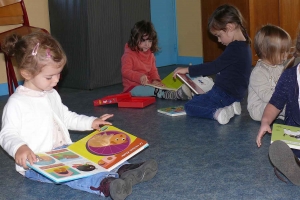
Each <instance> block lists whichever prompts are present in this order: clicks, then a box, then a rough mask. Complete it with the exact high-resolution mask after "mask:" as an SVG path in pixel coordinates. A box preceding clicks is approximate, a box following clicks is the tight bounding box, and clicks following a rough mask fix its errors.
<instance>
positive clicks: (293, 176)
mask: <svg viewBox="0 0 300 200" xmlns="http://www.w3.org/2000/svg"><path fill="white" fill-rule="evenodd" d="M293 56H294V57H293V59H291V60H290V62H289V64H288V67H287V68H286V69H285V70H284V71H283V73H282V74H281V76H280V78H279V80H278V83H277V85H276V87H275V91H274V93H273V95H272V97H271V99H270V101H269V103H268V104H267V106H266V108H265V110H264V113H263V116H262V119H261V125H260V128H259V131H258V134H257V137H256V144H257V146H258V147H260V146H261V145H262V143H261V140H262V137H263V135H264V134H265V133H266V132H269V133H271V132H272V130H271V124H272V123H273V121H274V120H275V119H276V117H277V116H278V114H279V113H280V112H281V111H282V110H283V108H284V106H286V110H285V119H284V124H285V125H289V126H297V127H300V111H299V85H300V64H297V65H296V66H294V67H291V66H292V63H293V61H294V60H295V58H296V57H299V56H300V32H299V33H298V37H297V41H296V48H295V52H294V53H293ZM269 157H270V160H271V162H272V164H273V165H274V167H275V168H276V169H278V170H279V171H280V172H282V173H283V174H284V175H285V176H286V177H287V178H288V179H289V180H290V181H291V182H292V183H293V184H295V185H300V165H299V160H298V159H299V158H300V150H296V149H290V148H289V146H288V145H287V144H286V143H285V142H283V141H275V142H273V143H272V144H271V146H270V148H269ZM275 171H276V170H275Z"/></svg>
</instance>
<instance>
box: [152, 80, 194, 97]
mask: <svg viewBox="0 0 300 200" xmlns="http://www.w3.org/2000/svg"><path fill="white" fill-rule="evenodd" d="M156 96H157V95H156ZM163 98H164V99H173V100H188V99H191V98H192V92H191V90H190V89H189V88H188V86H186V85H185V84H183V85H182V86H181V87H180V88H179V89H178V90H176V91H174V90H164V95H163Z"/></svg>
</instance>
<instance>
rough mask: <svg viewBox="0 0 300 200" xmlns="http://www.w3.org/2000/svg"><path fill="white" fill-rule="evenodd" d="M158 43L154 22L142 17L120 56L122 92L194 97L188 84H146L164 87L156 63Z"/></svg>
mask: <svg viewBox="0 0 300 200" xmlns="http://www.w3.org/2000/svg"><path fill="white" fill-rule="evenodd" d="M157 43H158V39H157V34H156V31H155V29H154V26H153V24H152V23H151V22H147V21H145V20H142V21H139V22H137V23H135V25H134V26H133V28H132V29H131V33H130V37H129V40H128V42H127V44H125V50H124V54H123V56H122V59H121V61H122V81H123V87H124V89H123V91H124V92H129V91H130V93H131V95H132V96H156V97H158V98H163V99H174V100H177V99H181V100H187V99H188V98H191V91H190V89H189V88H188V87H187V86H186V85H183V86H182V87H180V88H179V89H178V90H177V91H169V90H163V89H157V88H155V87H152V86H149V85H146V84H153V85H157V86H160V87H162V86H164V84H163V83H162V82H161V79H160V76H159V74H158V71H157V68H156V64H155V57H154V53H155V52H157V51H158V46H157Z"/></svg>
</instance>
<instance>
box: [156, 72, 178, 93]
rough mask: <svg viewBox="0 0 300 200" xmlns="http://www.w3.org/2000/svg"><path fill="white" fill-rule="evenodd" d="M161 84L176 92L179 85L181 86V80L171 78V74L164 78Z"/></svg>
mask: <svg viewBox="0 0 300 200" xmlns="http://www.w3.org/2000/svg"><path fill="white" fill-rule="evenodd" d="M161 82H162V83H163V84H164V85H165V86H166V87H167V88H173V89H175V90H178V89H179V88H180V87H181V85H182V84H183V82H182V80H180V79H179V78H177V77H176V78H174V77H173V72H171V73H170V74H169V75H168V76H166V77H165V78H164V79H163V80H161Z"/></svg>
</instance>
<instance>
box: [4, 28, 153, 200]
mask: <svg viewBox="0 0 300 200" xmlns="http://www.w3.org/2000/svg"><path fill="white" fill-rule="evenodd" d="M2 44H3V46H2V49H3V51H4V52H6V53H7V54H8V55H10V56H15V58H16V62H17V64H18V68H19V70H20V73H21V75H22V77H23V78H24V85H21V86H19V87H18V88H16V91H15V93H14V94H13V95H11V96H10V98H9V99H8V102H7V104H6V105H5V107H4V110H3V116H2V129H1V132H0V145H1V146H2V148H3V149H4V150H5V151H6V152H7V153H8V154H9V155H10V156H12V157H13V158H14V159H15V162H16V170H17V171H18V172H19V173H20V174H22V175H23V176H25V177H27V178H29V179H32V180H36V181H40V182H47V183H51V181H50V180H49V179H47V178H46V177H44V176H42V175H40V174H38V173H37V172H35V171H33V170H30V169H28V167H27V165H26V161H28V162H29V163H30V164H32V163H34V162H37V158H36V155H35V153H37V152H45V151H51V150H52V149H57V148H61V147H62V146H66V145H69V144H71V143H72V141H71V138H70V134H69V131H68V129H72V130H79V131H85V130H93V129H99V126H100V125H105V124H108V125H110V124H111V123H109V122H107V121H106V120H107V119H109V118H111V117H112V116H113V115H112V114H104V115H102V116H101V117H99V118H97V117H88V116H85V115H79V114H77V113H75V112H71V111H69V110H68V108H67V107H66V106H65V105H64V104H63V103H62V101H61V98H60V96H59V94H58V93H57V91H56V90H55V89H53V87H55V86H56V85H57V83H58V81H59V78H60V73H61V71H62V69H63V67H64V65H65V64H66V62H67V58H66V55H65V53H64V51H63V49H62V47H61V46H60V44H59V43H58V42H57V41H56V40H55V39H54V38H53V37H52V36H51V35H49V34H45V33H32V34H29V35H27V36H23V37H22V38H21V37H19V36H17V35H11V36H8V37H7V38H6V40H5V41H4V43H2ZM119 167H120V166H119ZM156 171H157V163H156V162H155V161H154V160H149V161H146V162H144V163H140V164H136V165H133V164H125V163H124V164H123V165H122V166H121V167H120V168H116V169H115V170H114V171H112V172H102V173H98V174H95V175H92V176H89V177H87V178H82V179H78V180H74V181H70V182H66V183H64V184H65V185H68V186H69V187H72V188H74V189H79V190H83V191H87V192H90V193H95V194H98V195H100V194H101V195H104V196H109V195H110V196H111V197H112V198H113V199H125V198H126V197H127V196H128V195H129V194H130V193H131V190H132V185H134V184H136V183H139V182H142V181H146V180H150V179H151V178H152V177H153V176H154V175H155V174H156ZM139 174H140V175H141V176H142V177H141V176H139ZM143 175H144V176H143ZM118 177H120V178H118Z"/></svg>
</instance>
